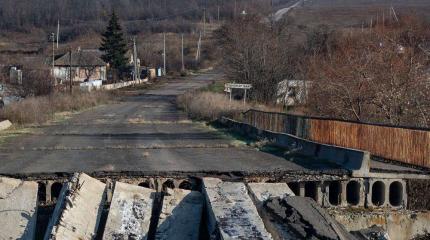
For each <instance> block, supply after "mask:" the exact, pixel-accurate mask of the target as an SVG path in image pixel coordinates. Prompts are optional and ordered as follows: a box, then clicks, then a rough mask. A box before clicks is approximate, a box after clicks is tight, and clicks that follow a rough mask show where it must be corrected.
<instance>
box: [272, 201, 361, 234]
mask: <svg viewBox="0 0 430 240" xmlns="http://www.w3.org/2000/svg"><path fill="white" fill-rule="evenodd" d="M265 209H266V211H268V213H269V214H272V216H273V217H274V219H276V220H277V221H279V223H283V224H286V225H287V226H288V229H290V230H291V232H292V233H294V234H295V238H294V239H315V240H317V239H333V240H351V239H355V238H354V236H353V235H351V234H350V233H349V232H347V231H346V230H345V229H344V228H343V227H342V226H341V225H340V224H339V223H338V222H336V220H334V219H333V218H332V217H331V216H330V215H329V214H328V213H327V212H326V211H325V210H323V209H322V208H321V207H320V206H318V204H317V203H316V202H315V201H314V200H312V199H311V198H306V197H289V196H287V197H284V198H279V197H277V198H272V199H269V200H268V201H267V202H266V203H265Z"/></svg>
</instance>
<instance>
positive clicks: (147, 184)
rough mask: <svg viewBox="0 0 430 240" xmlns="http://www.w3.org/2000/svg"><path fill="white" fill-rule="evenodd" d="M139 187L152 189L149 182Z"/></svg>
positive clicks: (140, 184) (142, 183)
mask: <svg viewBox="0 0 430 240" xmlns="http://www.w3.org/2000/svg"><path fill="white" fill-rule="evenodd" d="M138 185H139V187H144V188H151V186H150V185H149V182H141V183H139V184H138Z"/></svg>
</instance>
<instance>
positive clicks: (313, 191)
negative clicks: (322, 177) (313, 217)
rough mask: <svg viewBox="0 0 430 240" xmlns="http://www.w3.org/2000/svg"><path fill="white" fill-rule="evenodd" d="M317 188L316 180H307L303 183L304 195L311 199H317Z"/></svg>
mask: <svg viewBox="0 0 430 240" xmlns="http://www.w3.org/2000/svg"><path fill="white" fill-rule="evenodd" d="M317 191H318V188H317V183H316V182H307V183H305V197H310V198H312V199H313V200H315V201H316V200H317V196H318V192H317Z"/></svg>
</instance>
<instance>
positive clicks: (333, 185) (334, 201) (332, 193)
mask: <svg viewBox="0 0 430 240" xmlns="http://www.w3.org/2000/svg"><path fill="white" fill-rule="evenodd" d="M341 189H342V186H341V184H340V182H337V181H335V182H330V184H329V186H328V191H329V192H328V194H329V195H328V201H329V202H330V204H331V205H333V206H337V205H339V204H340V194H341V191H342V190H341Z"/></svg>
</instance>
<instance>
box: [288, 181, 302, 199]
mask: <svg viewBox="0 0 430 240" xmlns="http://www.w3.org/2000/svg"><path fill="white" fill-rule="evenodd" d="M287 185H288V187H289V188H290V189H291V191H293V193H294V194H295V195H296V196H300V185H299V183H298V182H289V183H287Z"/></svg>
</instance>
